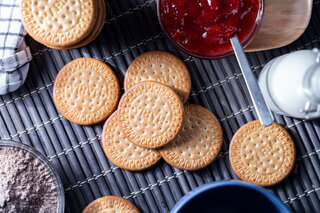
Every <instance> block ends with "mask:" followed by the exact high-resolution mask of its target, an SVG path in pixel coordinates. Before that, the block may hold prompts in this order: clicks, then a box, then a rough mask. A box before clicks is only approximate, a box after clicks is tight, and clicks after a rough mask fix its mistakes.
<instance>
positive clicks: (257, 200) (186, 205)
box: [171, 181, 291, 213]
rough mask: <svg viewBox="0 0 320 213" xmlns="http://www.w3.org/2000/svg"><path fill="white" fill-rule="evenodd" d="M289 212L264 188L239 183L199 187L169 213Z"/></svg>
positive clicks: (221, 183) (227, 182)
mask: <svg viewBox="0 0 320 213" xmlns="http://www.w3.org/2000/svg"><path fill="white" fill-rule="evenodd" d="M186 212H196V213H210V212H214V213H220V212H223V213H242V212H245V213H251V212H252V213H256V212H259V213H290V212H291V211H290V210H289V209H288V208H287V207H286V205H285V204H284V203H283V202H282V201H281V200H280V199H279V198H278V197H276V196H275V195H273V194H272V193H271V192H268V191H267V190H266V189H264V188H262V187H260V186H257V185H253V184H250V183H246V182H241V181H216V182H212V183H208V184H204V185H201V186H199V187H197V188H195V189H194V190H192V191H191V192H189V193H188V194H186V195H185V196H184V197H182V198H181V200H179V201H178V203H177V204H176V205H175V206H174V207H173V209H172V210H171V213H186Z"/></svg>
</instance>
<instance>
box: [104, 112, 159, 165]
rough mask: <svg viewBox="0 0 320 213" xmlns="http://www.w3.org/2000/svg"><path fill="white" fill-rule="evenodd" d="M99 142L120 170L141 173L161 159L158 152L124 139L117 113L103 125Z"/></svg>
mask: <svg viewBox="0 0 320 213" xmlns="http://www.w3.org/2000/svg"><path fill="white" fill-rule="evenodd" d="M101 142H102V146H103V149H104V152H105V153H106V155H107V157H108V158H109V160H111V161H112V162H113V163H114V164H115V165H117V166H118V167H120V168H122V169H126V170H130V171H141V170H144V169H147V168H150V167H151V166H153V165H155V164H156V163H157V162H158V161H159V160H160V159H161V155H160V154H159V152H158V151H156V150H152V149H145V148H141V147H139V146H137V145H135V144H133V143H132V142H130V141H129V140H128V139H127V138H126V136H125V135H124V134H123V133H122V132H121V131H120V127H119V121H118V112H117V111H115V112H114V113H113V114H112V115H111V116H110V117H109V118H108V120H107V121H106V123H105V124H104V127H103V131H102V140H101Z"/></svg>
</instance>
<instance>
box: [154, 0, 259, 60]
mask: <svg viewBox="0 0 320 213" xmlns="http://www.w3.org/2000/svg"><path fill="white" fill-rule="evenodd" d="M260 9H261V8H260V1H259V0H160V5H159V14H160V20H161V22H162V25H163V27H164V28H165V31H166V32H167V34H168V36H169V37H171V39H173V40H174V41H175V42H177V43H178V46H181V47H182V49H184V50H186V51H187V52H189V53H191V54H192V55H196V56H200V57H201V56H204V57H211V56H213V57H214V56H217V57H221V56H225V55H230V54H231V53H232V46H231V43H230V38H232V37H233V36H234V35H236V34H237V35H238V37H239V40H240V42H241V43H242V44H244V43H245V42H246V41H248V39H250V38H251V36H252V33H253V32H254V29H255V27H256V19H257V17H258V13H259V11H260Z"/></svg>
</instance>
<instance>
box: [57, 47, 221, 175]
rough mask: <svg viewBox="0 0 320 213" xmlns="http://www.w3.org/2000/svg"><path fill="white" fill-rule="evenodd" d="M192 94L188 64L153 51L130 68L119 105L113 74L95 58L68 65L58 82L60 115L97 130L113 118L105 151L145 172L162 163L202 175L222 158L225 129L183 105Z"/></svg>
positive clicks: (206, 112)
mask: <svg viewBox="0 0 320 213" xmlns="http://www.w3.org/2000/svg"><path fill="white" fill-rule="evenodd" d="M190 89H191V78H190V74H189V71H188V69H187V67H186V65H185V64H184V63H183V61H181V60H180V59H179V58H178V57H176V56H174V55H173V54H171V53H168V52H164V51H150V52H147V53H144V54H142V55H140V56H138V57H137V58H136V59H135V60H134V61H133V62H132V63H131V65H130V66H129V68H128V70H127V72H126V76H125V82H124V90H125V93H124V95H123V96H122V97H121V100H120V102H119V99H120V86H119V82H118V79H117V77H116V76H115V74H114V72H113V71H112V70H111V68H110V67H109V66H108V65H106V64H105V63H103V62H101V61H99V60H97V59H93V58H80V59H76V60H74V61H71V62H69V63H68V64H66V65H65V66H64V67H63V68H62V69H61V70H60V72H59V73H58V75H57V77H56V80H55V83H54V87H53V97H54V101H55V104H56V106H57V108H58V110H59V111H60V112H61V114H62V115H63V116H64V117H65V118H67V119H68V120H70V121H72V122H74V123H77V124H80V125H92V124H96V123H99V122H101V121H103V120H105V119H106V118H108V119H107V121H106V122H105V125H104V128H103V133H102V146H103V148H104V151H105V153H106V155H107V156H108V158H109V159H110V160H111V161H112V162H113V163H114V164H115V165H117V166H119V167H120V168H123V169H127V170H130V171H140V170H144V169H147V168H149V167H151V166H153V165H154V164H156V163H157V162H158V161H159V160H160V159H161V157H162V158H163V159H164V160H166V161H167V162H168V163H169V164H171V165H172V166H174V167H176V168H179V169H184V170H197V169H201V168H204V167H206V166H208V165H209V164H210V163H211V162H212V161H213V160H214V159H215V158H216V157H217V155H218V153H219V152H220V149H221V146H222V129H221V126H220V123H219V121H218V120H217V119H216V117H215V116H214V115H213V113H212V112H210V111H209V110H207V109H205V108H204V107H202V106H199V105H192V104H186V105H184V103H185V102H186V101H187V99H188V96H189V93H190ZM117 106H118V109H117V110H116V108H117Z"/></svg>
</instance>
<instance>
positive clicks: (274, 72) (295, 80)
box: [258, 49, 320, 119]
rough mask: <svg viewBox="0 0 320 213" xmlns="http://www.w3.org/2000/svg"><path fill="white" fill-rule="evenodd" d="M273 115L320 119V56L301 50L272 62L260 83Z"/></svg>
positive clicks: (315, 51) (263, 71) (263, 73)
mask: <svg viewBox="0 0 320 213" xmlns="http://www.w3.org/2000/svg"><path fill="white" fill-rule="evenodd" d="M258 83H259V86H260V89H261V91H262V94H263V97H264V98H265V101H266V103H267V105H268V107H269V108H270V110H271V111H273V112H275V113H278V114H282V115H288V116H292V117H296V118H303V119H312V118H318V117H320V53H319V50H318V49H314V50H300V51H296V52H293V53H289V54H286V55H283V56H280V57H278V58H275V59H273V60H272V61H270V62H269V63H268V64H267V65H266V66H265V67H264V69H263V70H262V73H261V75H260V77H259V80H258Z"/></svg>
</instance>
